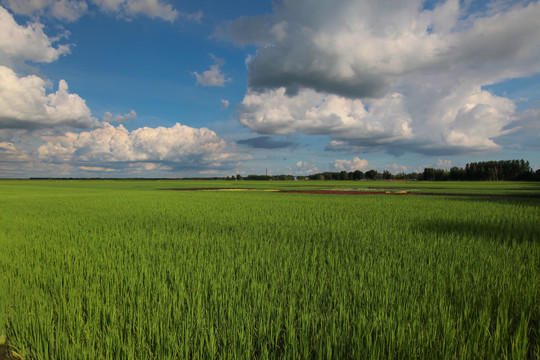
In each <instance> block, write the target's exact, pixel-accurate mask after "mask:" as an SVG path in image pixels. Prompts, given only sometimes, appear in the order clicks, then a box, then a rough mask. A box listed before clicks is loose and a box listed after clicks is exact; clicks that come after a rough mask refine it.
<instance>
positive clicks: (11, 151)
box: [0, 141, 30, 163]
mask: <svg viewBox="0 0 540 360" xmlns="http://www.w3.org/2000/svg"><path fill="white" fill-rule="evenodd" d="M28 160H30V157H29V156H28V154H27V152H26V151H24V150H23V149H21V148H19V147H17V146H15V144H13V143H12V142H7V141H0V163H6V162H10V163H11V162H20V161H28Z"/></svg>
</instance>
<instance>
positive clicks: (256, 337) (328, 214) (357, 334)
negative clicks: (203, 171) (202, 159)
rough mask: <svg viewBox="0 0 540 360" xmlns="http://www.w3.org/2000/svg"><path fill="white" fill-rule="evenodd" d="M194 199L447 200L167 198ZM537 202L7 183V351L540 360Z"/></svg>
mask: <svg viewBox="0 0 540 360" xmlns="http://www.w3.org/2000/svg"><path fill="white" fill-rule="evenodd" d="M181 188H184V189H193V188H206V189H208V188H226V189H251V190H253V189H259V190H343V191H345V190H346V191H362V192H369V191H373V192H384V193H386V192H388V193H390V195H392V194H394V193H395V194H397V193H399V192H415V193H422V192H424V193H440V194H448V195H439V196H435V195H425V196H399V195H396V196H383V195H361V196H348V195H337V194H310V193H287V192H276V191H242V190H240V191H194V190H186V191H170V190H163V189H181ZM471 193H475V194H483V195H490V194H497V195H514V197H505V196H499V197H490V196H481V197H473V196H465V195H464V194H471ZM449 194H458V196H454V195H453V196H450V195H449ZM459 194H461V195H459ZM515 195H518V196H515ZM538 195H540V184H538V183H501V182H493V183H488V182H476V183H466V182H463V183H452V182H444V183H443V182H405V183H388V182H318V181H305V182H293V181H290V182H246V181H238V182H233V181H230V182H224V181H214V182H203V181H198V182H190V181H103V180H102V181H12V180H9V181H8V180H5V181H0V249H1V251H0V287H1V289H2V291H0V341H5V342H6V344H7V345H8V346H9V350H10V352H11V354H12V356H13V357H14V358H22V359H119V358H121V359H123V358H129V359H178V358H209V359H212V358H220V359H229V358H261V359H265V358H298V359H305V358H328V359H347V358H351V359H360V358H366V359H369V358H395V359H411V358H426V359H427V358H430V359H453V358H517V359H527V358H531V359H532V358H539V357H540V221H539V220H540V199H539V198H537V197H538ZM535 196H536V197H535Z"/></svg>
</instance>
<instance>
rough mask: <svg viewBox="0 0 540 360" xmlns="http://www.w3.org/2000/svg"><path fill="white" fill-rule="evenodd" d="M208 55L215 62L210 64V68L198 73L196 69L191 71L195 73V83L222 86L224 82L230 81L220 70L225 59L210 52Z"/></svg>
mask: <svg viewBox="0 0 540 360" xmlns="http://www.w3.org/2000/svg"><path fill="white" fill-rule="evenodd" d="M210 56H211V57H212V59H214V62H215V64H214V65H211V66H210V70H206V71H204V72H203V73H202V74H199V73H198V72H196V71H195V72H193V75H195V78H196V79H197V85H202V86H224V85H225V83H226V82H228V81H231V79H230V78H226V77H225V75H224V74H223V73H222V72H221V66H223V64H225V61H224V60H223V59H220V58H218V57H216V56H214V55H212V54H210Z"/></svg>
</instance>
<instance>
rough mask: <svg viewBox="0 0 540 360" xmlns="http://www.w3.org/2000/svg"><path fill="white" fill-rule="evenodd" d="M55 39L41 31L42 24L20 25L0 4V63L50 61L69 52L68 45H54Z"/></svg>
mask: <svg viewBox="0 0 540 360" xmlns="http://www.w3.org/2000/svg"><path fill="white" fill-rule="evenodd" d="M55 40H57V39H51V38H49V37H48V36H47V35H46V34H45V33H44V32H43V25H42V24H39V23H28V24H27V25H26V26H21V25H19V24H17V22H16V21H15V19H14V18H13V16H12V15H11V14H10V13H9V12H8V11H7V10H6V9H5V8H3V7H2V6H0V65H6V66H9V67H13V66H14V65H15V64H17V63H18V62H22V61H25V60H29V61H33V62H42V63H50V62H53V61H55V60H57V59H58V58H59V57H60V56H61V55H65V54H68V53H69V52H70V49H69V45H57V46H56V47H54V46H53V44H54V43H55V42H56V41H55Z"/></svg>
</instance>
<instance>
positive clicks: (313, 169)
mask: <svg viewBox="0 0 540 360" xmlns="http://www.w3.org/2000/svg"><path fill="white" fill-rule="evenodd" d="M287 170H288V171H289V172H290V173H293V174H294V175H311V174H317V173H320V172H321V171H320V170H319V168H318V167H317V166H316V165H315V164H314V163H313V162H311V163H310V162H308V161H298V162H297V163H296V167H287Z"/></svg>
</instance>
